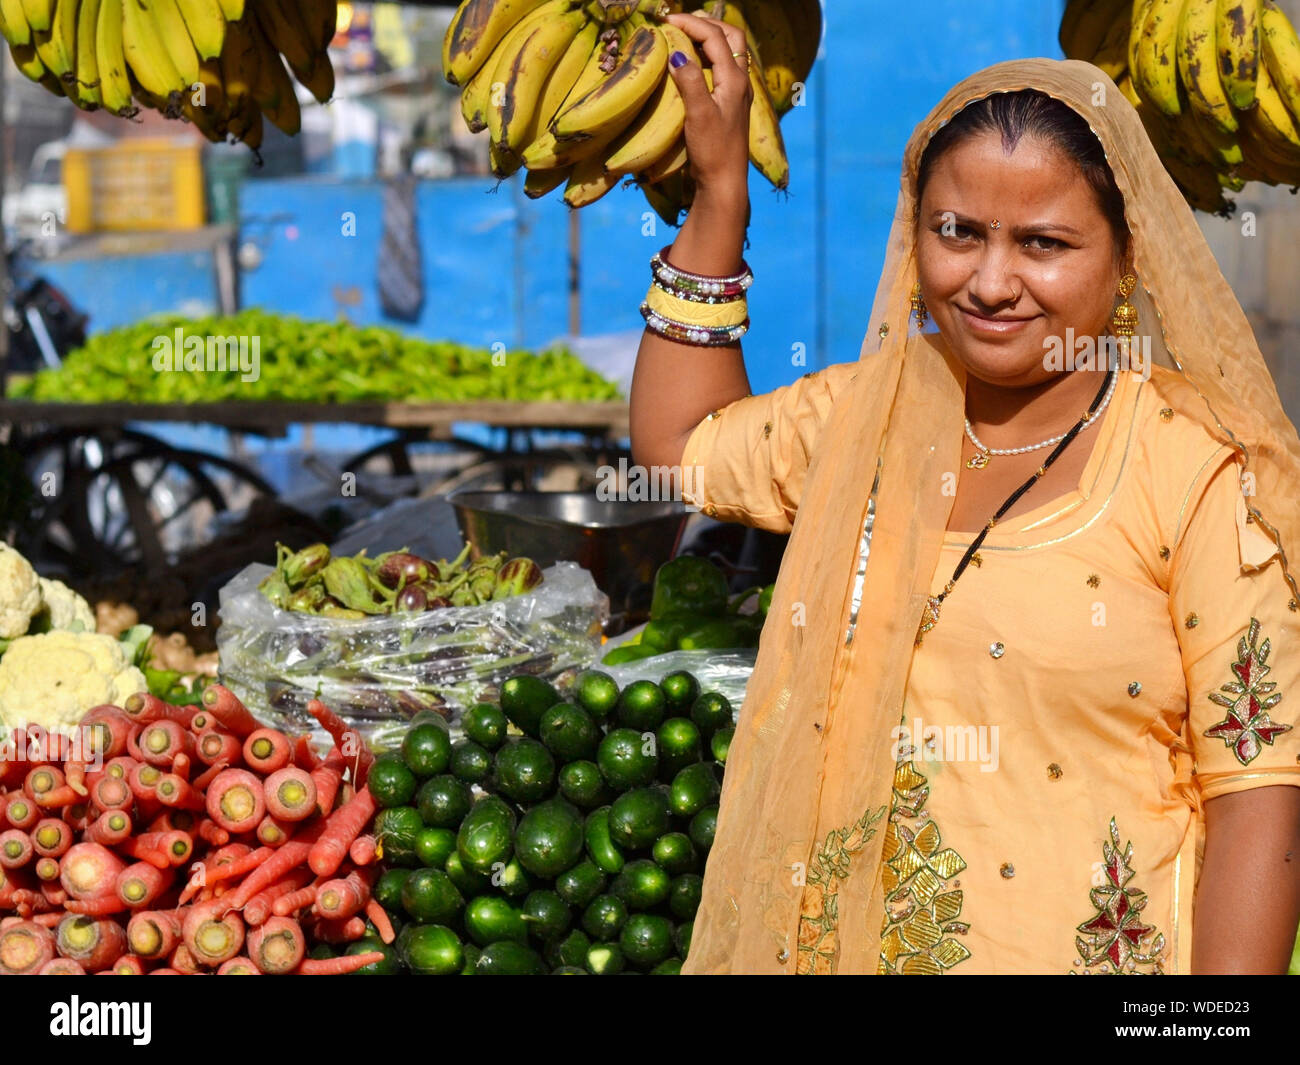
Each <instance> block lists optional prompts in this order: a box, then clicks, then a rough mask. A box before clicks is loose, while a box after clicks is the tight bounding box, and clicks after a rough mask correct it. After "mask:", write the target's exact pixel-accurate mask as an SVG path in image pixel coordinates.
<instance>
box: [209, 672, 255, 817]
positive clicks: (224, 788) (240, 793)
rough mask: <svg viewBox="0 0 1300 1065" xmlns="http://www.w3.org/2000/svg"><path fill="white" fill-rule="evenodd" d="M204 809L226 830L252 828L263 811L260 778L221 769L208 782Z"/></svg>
mask: <svg viewBox="0 0 1300 1065" xmlns="http://www.w3.org/2000/svg"><path fill="white" fill-rule="evenodd" d="M211 690H212V689H211V688H209V689H208V691H211ZM207 811H208V816H209V817H210V818H212V820H213V821H215V822H216V823H217V824H219V825H220V826H221V827H222V828H224V829H225V830H226V831H227V832H231V833H239V832H251V831H252V830H253V829H255V828H256V827H257V823H258V822H259V821H261V820H262V818H263V817H264V816H265V815H266V800H265V799H264V798H263V796H262V782H261V780H259V779H258V778H257V777H255V776H253V774H252V773H250V772H248V770H246V769H223V770H222V771H221V772H220V773H218V774H217V777H216V779H215V780H213V781H212V783H211V784H210V785H209V786H208V793H207Z"/></svg>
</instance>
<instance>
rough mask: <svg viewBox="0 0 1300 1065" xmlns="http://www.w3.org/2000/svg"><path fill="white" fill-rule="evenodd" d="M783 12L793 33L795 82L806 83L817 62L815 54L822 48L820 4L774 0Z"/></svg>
mask: <svg viewBox="0 0 1300 1065" xmlns="http://www.w3.org/2000/svg"><path fill="white" fill-rule="evenodd" d="M776 2H777V4H778V6H780V7H781V9H782V10H783V11H784V12H785V19H786V22H788V23H789V24H790V28H791V29H792V30H793V31H794V39H795V52H796V54H797V55H798V57H799V65H798V66H797V67H796V68H795V73H796V75H797V76H796V77H795V81H807V80H808V75H809V74H810V73H811V72H812V68H813V64H814V63H816V62H817V53H818V51H819V50H820V49H821V46H822V9H821V4H820V3H813V4H810V3H808V2H807V0H776Z"/></svg>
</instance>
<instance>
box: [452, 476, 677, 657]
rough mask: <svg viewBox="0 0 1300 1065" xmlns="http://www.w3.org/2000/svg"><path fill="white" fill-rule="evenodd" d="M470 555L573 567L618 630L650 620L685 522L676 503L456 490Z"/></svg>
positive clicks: (454, 499) (454, 496) (578, 494)
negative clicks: (588, 577) (659, 578)
mask: <svg viewBox="0 0 1300 1065" xmlns="http://www.w3.org/2000/svg"><path fill="white" fill-rule="evenodd" d="M447 502H448V503H450V504H451V505H452V506H453V507H454V508H455V510H456V520H457V522H459V524H460V531H461V535H462V536H464V537H465V539H466V540H467V541H468V542H469V545H470V548H471V551H472V553H473V555H474V557H475V558H477V557H479V556H480V555H492V554H495V553H496V552H498V551H505V552H506V553H507V554H508V555H511V556H517V555H523V556H525V557H527V558H531V559H532V560H533V561H534V562H536V563H537V564H538V565H539V566H541V567H543V568H545V567H547V566H549V565H552V564H553V563H555V562H564V561H569V562H576V563H578V565H580V566H582V567H583V568H584V569H586V570H589V571H590V572H591V574H592V576H593V577H594V578H595V580H596V584H597V586H598V587H599V588H600V589H601V591H603V592H604V593H605V594H606V595H608V596H609V602H610V613H611V615H612V616H611V621H612V622H616V623H621V624H616V625H615V631H619V630H620V629H621V628H622V627H624V626H626V625H629V624H635V623H636V622H638V621H642V620H644V619H645V618H646V617H648V616H649V611H650V592H651V587H652V584H653V582H654V575H655V570H656V569H658V568H659V566H660V564H662V563H664V562H667V561H668V560H669V559H670V558H672V557H673V555H674V553H675V552H676V550H677V544H678V541H679V540H680V538H681V534H682V529H683V527H684V526H685V524H686V519H687V518H688V517H689V515H688V513H687V511H686V508H685V507H684V506H683V505H682V504H681V503H677V502H672V501H663V502H652V503H632V502H627V501H623V500H601V499H597V498H596V497H595V496H594V495H593V494H592V493H590V492H455V493H453V494H452V495H449V496H448V497H447Z"/></svg>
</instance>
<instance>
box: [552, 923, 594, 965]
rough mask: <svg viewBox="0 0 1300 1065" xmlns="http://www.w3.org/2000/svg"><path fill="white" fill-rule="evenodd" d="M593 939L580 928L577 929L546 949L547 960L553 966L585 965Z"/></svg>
mask: <svg viewBox="0 0 1300 1065" xmlns="http://www.w3.org/2000/svg"><path fill="white" fill-rule="evenodd" d="M590 946H591V939H590V937H588V935H587V933H586V932H584V931H582V929H580V928H575V929H573V931H571V932H570V933H569V934H568V935H566V936H565V937H564V938H563V939H561V940H558V941H555V942H552V943H551V944H549V945H548V946H547V948H546V960H547V961H548V962H550V963H551V964H552V965H579V966H580V965H584V964H585V963H586V961H587V948H588V947H590Z"/></svg>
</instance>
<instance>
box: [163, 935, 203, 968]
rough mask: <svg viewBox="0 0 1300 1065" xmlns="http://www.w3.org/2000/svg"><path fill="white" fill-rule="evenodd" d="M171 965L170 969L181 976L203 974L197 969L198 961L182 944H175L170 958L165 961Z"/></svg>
mask: <svg viewBox="0 0 1300 1065" xmlns="http://www.w3.org/2000/svg"><path fill="white" fill-rule="evenodd" d="M167 960H168V961H169V962H170V963H171V968H173V969H175V970H176V971H177V972H178V973H180V974H181V975H182V976H197V975H198V974H199V973H201V972H203V970H202V969H200V968H199V961H198V959H197V958H196V957H194V955H193V954H192V953H191V952H190V948H189V947H187V946H186V945H185V944H184V943H177V944H176V946H175V947H174V948H173V950H172V953H171V957H170V958H168V959H167Z"/></svg>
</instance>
